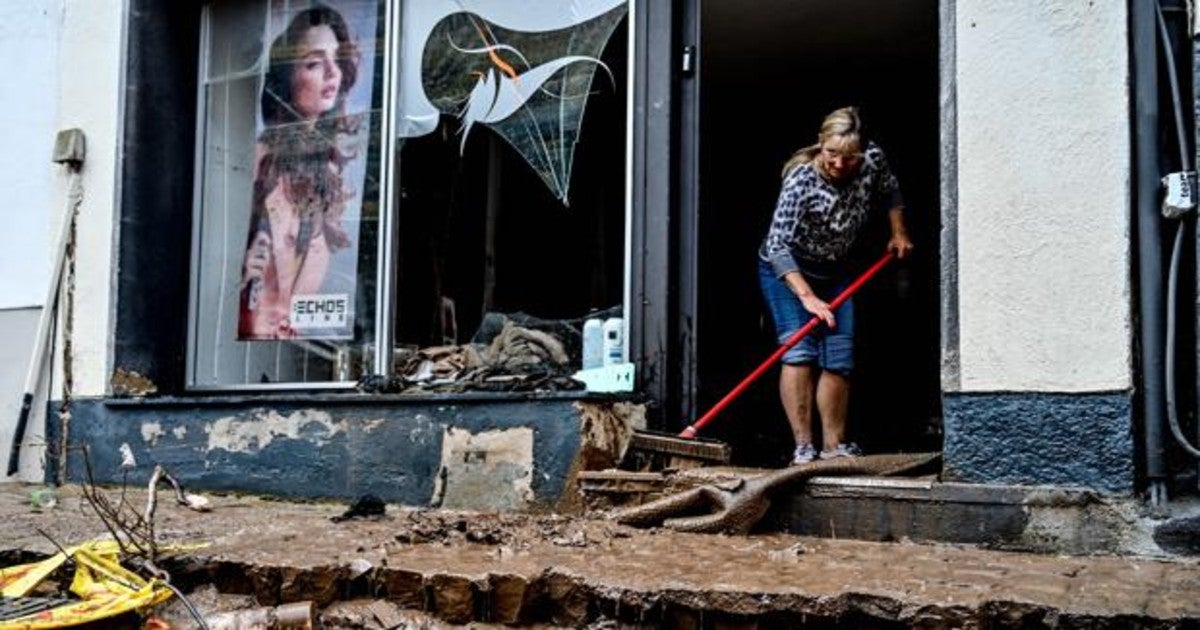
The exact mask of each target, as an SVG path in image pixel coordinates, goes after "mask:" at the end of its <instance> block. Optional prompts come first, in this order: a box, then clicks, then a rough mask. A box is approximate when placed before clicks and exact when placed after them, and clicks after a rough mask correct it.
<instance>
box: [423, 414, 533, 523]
mask: <svg viewBox="0 0 1200 630" xmlns="http://www.w3.org/2000/svg"><path fill="white" fill-rule="evenodd" d="M533 468H534V466H533V429H531V428H529V427H517V428H513V429H503V430H494V431H484V432H482V433H471V432H470V431H467V430H465V429H459V428H456V427H446V433H445V435H443V436H442V462H441V467H440V468H439V469H438V476H437V480H436V482H435V484H434V490H433V496H432V497H431V498H430V501H429V503H430V505H438V506H441V507H444V508H450V509H456V510H463V509H474V510H479V509H489V510H517V509H520V508H522V507H524V506H525V505H527V504H529V503H530V502H531V501H532V500H533V489H532V484H531V482H532V479H533Z"/></svg>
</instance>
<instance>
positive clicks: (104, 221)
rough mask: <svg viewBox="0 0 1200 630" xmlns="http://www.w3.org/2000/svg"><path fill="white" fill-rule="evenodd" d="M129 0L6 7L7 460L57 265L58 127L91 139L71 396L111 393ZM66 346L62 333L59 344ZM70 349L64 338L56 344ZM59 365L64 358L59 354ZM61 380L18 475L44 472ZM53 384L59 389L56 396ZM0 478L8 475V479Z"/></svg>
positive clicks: (1, 291) (0, 131) (63, 196)
mask: <svg viewBox="0 0 1200 630" xmlns="http://www.w3.org/2000/svg"><path fill="white" fill-rule="evenodd" d="M123 16H124V2H123V1H122V0H21V1H20V2H3V3H0V54H3V55H4V58H5V59H8V60H10V62H11V63H9V67H8V69H7V71H6V74H7V76H6V79H5V81H4V86H5V87H4V88H0V95H4V96H8V95H9V92H5V91H3V90H5V89H7V90H13V91H15V90H17V89H18V88H19V90H20V98H15V97H12V98H0V137H3V138H4V139H5V143H6V147H7V150H6V151H4V152H0V187H2V188H0V189H3V190H4V191H5V199H4V201H5V204H6V206H5V207H6V208H9V209H8V210H5V211H2V212H3V216H4V219H5V229H4V230H0V269H3V273H0V396H3V399H2V400H0V414H2V415H0V460H2V461H0V464H4V465H6V464H7V462H8V452H9V443H10V440H11V439H12V433H13V430H14V428H15V425H16V419H17V415H18V411H19V409H20V402H21V396H22V394H23V393H24V391H23V390H24V384H25V376H26V373H27V371H28V366H29V361H30V358H31V352H32V349H33V340H34V337H35V336H36V331H37V322H38V316H39V314H40V308H38V307H40V306H41V303H42V302H43V301H44V300H45V295H46V291H47V289H48V282H49V276H50V271H51V269H52V268H53V264H54V251H53V250H54V249H55V247H56V245H57V240H58V239H57V234H58V233H59V229H60V227H61V225H62V221H63V218H64V215H63V211H64V207H65V203H66V200H67V192H68V184H69V178H68V175H67V173H66V171H65V169H64V167H61V166H58V165H55V164H53V163H52V162H51V155H52V149H53V146H54V139H55V135H56V133H57V132H58V131H59V130H62V129H68V128H71V127H78V128H81V129H83V131H84V134H85V135H86V137H87V157H86V160H85V162H84V168H83V170H82V173H81V177H82V183H83V190H84V195H83V203H82V205H81V206H80V208H79V216H78V233H77V238H78V242H77V245H76V256H77V261H78V262H77V265H76V280H75V284H76V289H75V291H76V293H75V296H76V297H75V304H76V306H75V308H76V317H75V334H74V338H73V341H74V347H75V353H74V374H75V382H74V390H73V391H74V394H75V395H77V396H95V395H100V394H103V393H104V391H105V384H106V381H107V374H108V369H109V368H108V365H109V362H110V349H111V346H112V344H111V342H110V331H111V329H112V324H111V322H112V308H111V306H112V300H111V294H112V289H111V287H112V281H111V279H112V276H113V273H114V267H113V260H114V257H113V241H114V236H115V234H114V229H115V225H116V219H115V216H116V215H115V213H114V209H115V205H116V204H115V200H116V181H117V180H116V175H117V146H118V145H117V138H118V130H119V129H120V108H119V98H118V97H119V94H120V78H121V74H120V69H121V67H122V61H121V59H122V41H123V30H122V29H123V27H122V24H123ZM59 343H60V344H61V341H60V342H59ZM58 347H59V348H61V345H59V346H58ZM54 363H55V365H56V366H58V365H61V357H58V356H56V357H55V358H54ZM60 389H61V381H59V380H58V379H57V378H56V379H55V381H54V382H51V379H50V378H49V377H44V378H43V379H42V388H41V391H39V392H37V394H38V397H37V398H36V399H35V401H34V406H33V409H34V413H33V416H32V417H31V418H30V421H29V426H28V428H27V432H26V440H25V446H26V447H25V448H23V449H22V451H21V455H22V457H21V469H20V473H19V474H18V475H17V478H19V479H22V480H25V481H38V480H40V479H41V478H42V469H43V459H44V457H43V456H44V442H43V438H42V435H43V427H44V423H45V420H44V417H43V413H42V412H43V410H44V409H45V401H46V396H47V395H50V396H59V395H60V393H59V392H60ZM47 392H50V393H49V394H47ZM3 472H4V471H2V470H0V480H11V479H7V478H5V477H4V476H3V474H2V473H3Z"/></svg>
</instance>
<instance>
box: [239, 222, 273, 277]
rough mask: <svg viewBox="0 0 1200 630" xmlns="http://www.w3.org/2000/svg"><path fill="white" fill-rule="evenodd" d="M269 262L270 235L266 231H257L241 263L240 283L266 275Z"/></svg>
mask: <svg viewBox="0 0 1200 630" xmlns="http://www.w3.org/2000/svg"><path fill="white" fill-rule="evenodd" d="M270 262H271V237H270V236H269V235H268V234H267V233H266V232H262V231H260V232H257V233H255V235H254V240H253V241H252V242H251V243H250V247H249V249H247V250H246V259H245V261H244V262H243V263H242V283H243V284H249V283H250V282H252V281H254V280H262V279H263V277H264V276H266V275H267V265H268V264H270Z"/></svg>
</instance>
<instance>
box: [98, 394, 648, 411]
mask: <svg viewBox="0 0 1200 630" xmlns="http://www.w3.org/2000/svg"><path fill="white" fill-rule="evenodd" d="M640 398H641V395H640V394H638V392H616V393H604V392H587V391H557V392H457V393H433V392H429V393H414V394H368V393H363V392H358V391H351V392H340V393H334V392H304V391H289V392H270V393H239V394H216V395H214V394H211V393H204V394H198V395H191V396H147V397H139V398H133V397H131V398H115V397H109V398H105V400H104V404H105V405H106V406H109V407H196V406H204V407H208V406H245V405H264V404H289V403H302V404H334V405H380V404H389V405H393V404H394V405H404V404H429V403H477V402H537V401H595V402H606V401H630V400H635V399H640Z"/></svg>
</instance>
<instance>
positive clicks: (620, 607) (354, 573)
mask: <svg viewBox="0 0 1200 630" xmlns="http://www.w3.org/2000/svg"><path fill="white" fill-rule="evenodd" d="M31 489H32V488H31V487H28V486H19V485H12V484H9V485H8V486H6V487H0V514H2V515H3V519H2V520H3V522H4V526H3V527H2V528H0V551H8V550H23V551H24V552H26V553H27V552H37V553H43V554H48V553H52V552H53V551H55V546H54V545H55V543H57V544H61V545H66V544H70V543H74V542H79V541H82V540H86V539H89V538H94V537H98V536H102V535H105V530H104V527H103V525H102V524H101V523H99V522H98V520H97V518H96V516H95V514H94V513H93V512H92V511H91V510H90V508H89V507H88V505H87V504H86V503H85V502H84V501H82V500H81V498H80V493H79V491H78V488H74V487H70V486H68V487H65V488H62V489H60V500H59V502H58V505H57V506H56V507H53V508H50V509H45V510H43V511H41V512H33V511H31V509H30V506H29V494H30V490H31ZM143 497H144V493H142V492H137V491H131V498H132V500H133V501H134V503H135V504H139V502H140V501H142V500H143ZM210 498H211V499H212V502H213V509H212V511H210V512H206V513H200V512H194V511H191V510H188V509H185V508H183V507H181V506H178V505H174V504H168V503H165V502H164V503H163V504H162V505H161V506H160V508H159V510H158V513H157V519H156V520H157V531H158V535H159V539H160V541H161V542H162V543H163V544H172V543H176V544H185V545H190V544H201V545H203V546H202V547H199V548H193V549H190V550H188V551H185V552H183V553H181V554H179V555H177V556H175V557H174V558H172V559H170V560H167V561H165V562H164V563H163V566H164V567H165V568H167V569H168V570H169V571H170V572H171V574H172V578H173V581H174V582H175V583H177V584H178V585H179V586H180V587H181V588H182V589H184V590H185V591H186V592H191V593H193V595H194V597H195V599H196V601H197V606H199V607H201V608H205V607H208V609H213V608H221V607H224V608H231V607H232V608H238V607H247V606H275V605H279V604H282V603H287V602H298V601H312V602H313V603H314V608H315V609H316V610H317V611H318V613H319V616H320V617H319V618H320V620H322V621H323V623H324V627H339V628H341V627H345V628H349V627H361V628H378V627H405V628H426V627H454V625H455V624H474V625H473V627H487V626H486V625H481V624H507V625H509V626H514V625H515V626H530V627H532V626H534V625H537V624H542V625H543V627H544V626H545V625H547V624H548V625H552V626H564V627H594V628H601V627H613V628H615V627H664V626H665V627H794V626H796V625H801V624H804V625H812V626H815V627H821V626H829V627H891V626H895V625H900V626H912V625H919V626H928V627H973V626H975V627H981V626H988V625H994V624H995V623H998V622H1005V623H1015V624H1017V625H1020V624H1021V623H1034V624H1035V625H1042V624H1047V623H1051V622H1053V623H1057V624H1058V625H1060V626H1062V625H1064V624H1065V625H1066V626H1071V625H1086V626H1090V627H1096V626H1099V627H1105V626H1111V627H1129V626H1130V624H1133V625H1141V626H1146V627H1169V626H1171V625H1172V624H1173V623H1177V622H1178V620H1180V619H1193V620H1194V619H1198V618H1200V602H1197V601H1196V598H1195V593H1196V592H1200V564H1197V563H1195V562H1166V561H1159V560H1148V559H1145V558H1141V559H1139V558H1118V557H1091V558H1069V557H1056V556H1043V555H1028V554H1016V553H1004V552H996V551H986V550H980V549H972V548H966V547H956V546H948V545H924V544H912V543H905V542H900V543H868V542H859V541H846V540H829V539H814V538H802V537H796V536H788V535H782V534H754V535H750V536H727V535H700V534H685V533H678V532H673V531H669V530H664V529H635V528H631V527H625V526H621V525H618V524H616V523H613V522H611V521H609V520H606V519H604V518H602V517H600V516H599V515H597V516H594V517H568V516H562V515H552V514H542V515H537V514H511V513H480V512H456V511H447V510H432V509H412V508H402V507H398V506H393V505H389V506H387V509H386V513H385V514H384V515H383V516H381V517H371V518H365V519H361V520H359V519H354V520H348V521H343V522H335V521H334V520H332V519H333V518H334V517H337V516H339V515H341V514H343V513H344V512H345V510H346V508H347V506H346V505H345V504H335V503H297V502H287V501H278V500H268V499H263V498H259V497H251V496H215V497H210ZM51 539H53V540H54V543H52V542H50V540H51ZM17 555H18V554H15V553H11V552H10V553H8V556H7V557H6V558H4V559H3V562H0V564H9V563H11V562H13V561H14V560H15V558H16V557H17ZM25 557H28V555H26V556H25ZM159 613H160V614H161V615H162V616H163V617H164V618H166V619H168V620H172V619H174V620H175V623H173V624H172V626H171V627H178V628H183V627H192V626H191V625H190V622H189V621H187V619H186V615H185V614H184V612H183V611H182V609H181V607H180V606H179V605H178V604H169V605H168V606H167V608H166V609H164V610H160V611H159ZM1172 620H1173V621H1172Z"/></svg>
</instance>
